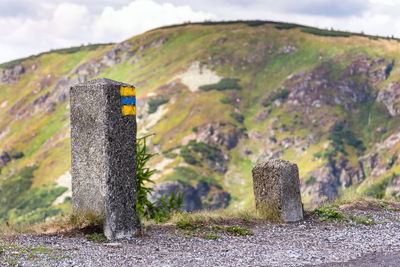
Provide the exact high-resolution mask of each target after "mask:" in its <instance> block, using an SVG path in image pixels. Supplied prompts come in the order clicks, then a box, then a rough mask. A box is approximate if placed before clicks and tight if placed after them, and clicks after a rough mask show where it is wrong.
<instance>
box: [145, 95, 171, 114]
mask: <svg viewBox="0 0 400 267" xmlns="http://www.w3.org/2000/svg"><path fill="white" fill-rule="evenodd" d="M168 101H169V100H168V99H164V98H153V99H150V100H149V103H148V104H149V110H148V112H149V114H151V113H155V112H156V111H157V109H158V107H159V106H161V105H164V104H166V103H168Z"/></svg>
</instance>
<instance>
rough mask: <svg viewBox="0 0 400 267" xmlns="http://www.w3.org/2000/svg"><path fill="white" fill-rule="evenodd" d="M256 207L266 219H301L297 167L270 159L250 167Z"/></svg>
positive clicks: (293, 220)
mask: <svg viewBox="0 0 400 267" xmlns="http://www.w3.org/2000/svg"><path fill="white" fill-rule="evenodd" d="M253 189H254V197H255V202H256V208H257V210H258V211H260V212H261V214H262V215H264V216H265V217H266V218H267V219H273V220H278V221H283V222H295V221H299V220H302V219H303V206H302V204H301V196H300V180H299V169H298V168H297V165H296V164H294V163H291V162H288V161H285V160H280V159H273V160H269V161H266V162H263V163H260V164H258V165H256V166H255V167H254V168H253Z"/></svg>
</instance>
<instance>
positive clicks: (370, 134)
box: [0, 22, 400, 224]
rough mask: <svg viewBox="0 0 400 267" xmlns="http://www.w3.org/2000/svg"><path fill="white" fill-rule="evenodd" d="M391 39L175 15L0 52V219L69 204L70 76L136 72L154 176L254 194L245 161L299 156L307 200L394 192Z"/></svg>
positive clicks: (232, 194) (399, 130)
mask: <svg viewBox="0 0 400 267" xmlns="http://www.w3.org/2000/svg"><path fill="white" fill-rule="evenodd" d="M399 61H400V42H399V41H398V40H397V39H388V38H379V37H375V36H364V35H360V34H352V33H347V32H337V31H325V30H319V29H314V28H309V27H304V26H301V25H295V24H282V23H275V22H224V23H198V24H185V25H178V26H173V27H164V28H160V29H155V30H152V31H150V32H147V33H145V34H142V35H139V36H136V37H133V38H131V39H129V40H127V41H124V42H122V43H119V44H104V45H92V46H85V47H77V48H70V49H63V50H55V51H50V52H47V53H43V54H40V55H38V56H33V57H29V58H26V59H21V60H16V61H13V62H9V63H5V64H1V65H0V169H1V174H0V224H1V223H4V222H5V221H9V222H11V223H19V222H34V221H40V220H43V219H44V218H46V217H48V216H54V215H57V214H60V213H62V212H63V211H69V210H70V200H71V199H70V197H69V196H70V190H69V189H68V186H69V183H68V182H69V180H70V135H69V131H70V128H69V127H70V125H69V95H68V92H69V87H70V86H71V85H73V84H75V83H77V82H83V81H86V80H90V79H94V78H98V77H105V78H109V79H114V80H118V81H123V82H126V83H132V84H135V85H136V87H137V90H138V131H139V135H146V134H149V133H154V134H155V135H154V136H153V137H152V138H151V140H150V141H151V146H150V147H151V149H152V150H153V151H154V152H157V153H158V156H157V157H155V158H154V160H153V161H152V167H154V168H157V169H158V170H159V172H158V173H157V174H156V176H155V178H156V180H157V181H158V182H159V183H162V182H166V181H180V183H181V185H182V186H186V187H190V188H195V189H196V190H198V192H200V191H199V190H200V188H201V186H204V185H206V186H208V187H209V189H208V191H207V192H208V193H206V195H204V196H202V197H201V200H202V202H203V205H202V207H203V208H207V207H208V208H215V207H221V205H222V204H221V205H219V204H218V203H222V202H221V199H222V198H223V199H224V205H222V206H223V207H225V206H227V205H228V208H232V209H234V208H238V207H248V206H250V205H253V198H252V182H251V169H252V167H253V166H254V165H255V163H256V162H259V161H263V160H267V159H271V158H277V157H279V158H282V159H286V160H290V161H293V162H295V163H297V164H298V166H299V169H300V175H301V179H302V188H301V189H302V190H301V191H302V198H303V202H304V203H305V205H306V207H313V206H316V205H318V204H321V203H324V202H326V201H330V200H334V199H336V198H339V197H343V196H352V195H355V196H356V195H360V196H363V195H365V196H370V197H376V198H388V199H395V200H396V199H397V200H400V160H398V155H399V153H400V127H399V126H400V120H399V116H400V65H399Z"/></svg>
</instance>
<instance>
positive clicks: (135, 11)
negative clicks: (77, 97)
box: [0, 0, 214, 62]
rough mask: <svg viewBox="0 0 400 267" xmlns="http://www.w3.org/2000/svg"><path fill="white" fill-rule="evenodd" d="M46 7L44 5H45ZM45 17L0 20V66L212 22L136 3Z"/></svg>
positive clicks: (68, 9)
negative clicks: (189, 23)
mask: <svg viewBox="0 0 400 267" xmlns="http://www.w3.org/2000/svg"><path fill="white" fill-rule="evenodd" d="M44 4H45V3H44ZM46 8H47V9H48V14H47V15H46V16H41V17H39V18H38V17H35V18H30V17H26V16H16V17H0V29H2V35H0V62H4V61H7V60H11V59H15V58H20V57H24V56H28V55H31V54H33V53H39V52H42V51H46V50H49V49H53V48H62V47H68V46H72V45H80V44H82V43H88V42H91V43H97V42H119V41H122V40H124V39H127V38H130V37H132V36H134V35H136V34H140V33H143V32H145V31H147V30H150V29H152V28H155V27H159V26H163V25H166V24H175V23H182V22H185V21H204V20H206V19H211V18H214V16H213V15H212V14H211V13H205V12H198V11H194V10H192V8H191V7H189V6H176V5H173V4H168V3H167V4H159V3H156V2H154V1H153V0H135V1H132V2H131V3H129V4H128V5H125V6H122V7H120V8H113V7H110V6H108V7H105V8H104V9H103V11H102V12H101V13H99V14H91V13H90V10H89V8H88V7H87V6H85V5H82V4H75V3H59V4H56V5H52V6H51V5H47V6H46Z"/></svg>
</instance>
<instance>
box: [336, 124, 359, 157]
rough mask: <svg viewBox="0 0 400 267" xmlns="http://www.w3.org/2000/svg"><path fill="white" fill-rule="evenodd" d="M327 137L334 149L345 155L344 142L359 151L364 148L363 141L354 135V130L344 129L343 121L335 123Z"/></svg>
mask: <svg viewBox="0 0 400 267" xmlns="http://www.w3.org/2000/svg"><path fill="white" fill-rule="evenodd" d="M328 139H329V140H331V144H332V146H333V148H334V149H335V151H336V152H341V153H343V154H344V155H347V152H346V150H345V144H347V145H349V146H352V147H354V148H356V149H357V150H359V151H364V150H365V147H364V145H363V142H362V141H361V140H359V139H358V138H357V137H356V135H355V134H354V132H352V131H351V130H346V129H345V128H344V124H343V123H336V124H335V125H334V126H333V127H332V129H331V132H330V135H329V137H328Z"/></svg>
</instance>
